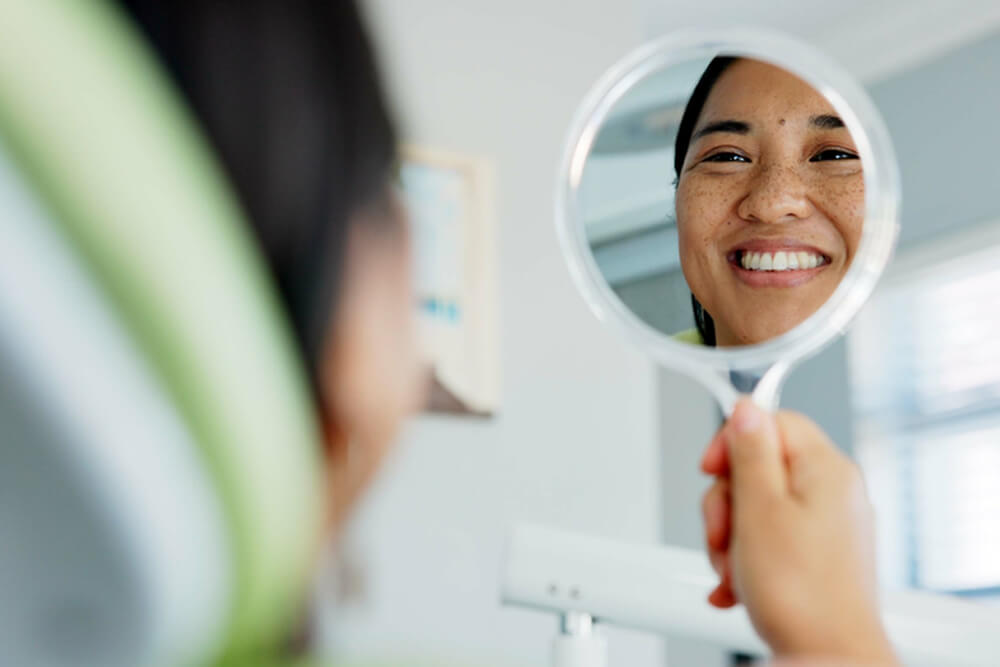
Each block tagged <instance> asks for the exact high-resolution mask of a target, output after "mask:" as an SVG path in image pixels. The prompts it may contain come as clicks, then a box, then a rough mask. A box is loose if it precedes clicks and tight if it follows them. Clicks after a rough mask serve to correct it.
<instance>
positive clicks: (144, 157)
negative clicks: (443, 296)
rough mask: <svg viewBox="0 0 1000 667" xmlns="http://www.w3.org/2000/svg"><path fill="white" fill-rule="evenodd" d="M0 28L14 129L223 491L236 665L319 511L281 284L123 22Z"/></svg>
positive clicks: (20, 13)
mask: <svg viewBox="0 0 1000 667" xmlns="http://www.w3.org/2000/svg"><path fill="white" fill-rule="evenodd" d="M0 25H2V26H3V39H0V137H2V139H3V142H4V144H5V145H6V146H7V148H8V149H9V150H10V152H11V156H12V158H13V160H14V161H15V163H16V165H17V166H18V168H19V169H20V170H21V171H22V173H23V175H24V176H25V178H26V180H27V182H28V183H29V184H30V186H31V187H32V188H33V189H34V191H35V192H36V193H37V195H38V196H39V198H40V199H41V200H42V201H43V202H44V203H45V205H46V206H47V208H48V210H49V211H50V212H51V214H52V215H53V217H54V218H55V219H56V221H57V223H58V226H59V228H60V230H61V231H62V232H63V233H65V235H66V237H67V239H68V240H69V242H70V244H71V245H72V246H73V247H75V248H76V250H77V252H78V253H79V256H80V257H81V258H82V260H83V262H84V264H85V265H86V266H87V267H88V268H89V269H90V270H91V272H92V273H93V275H94V276H95V279H96V281H97V283H98V284H99V285H100V287H101V288H102V289H103V290H104V292H105V293H106V295H107V297H108V300H109V302H110V303H111V304H112V306H113V308H114V310H115V311H116V312H117V314H118V315H119V316H120V321H121V322H122V323H123V326H124V328H125V329H126V330H127V332H128V334H129V335H130V336H131V337H132V338H133V340H134V341H135V343H136V345H137V346H138V348H139V349H140V350H141V351H142V353H143V354H144V355H145V357H146V358H147V360H148V362H149V364H150V365H151V367H152V368H153V369H154V371H155V373H156V374H157V375H158V377H159V378H160V380H161V381H162V383H163V385H164V386H165V387H166V389H167V391H168V393H169V395H170V397H171V398H172V400H173V401H175V403H176V406H177V408H178V411H179V412H180V414H181V415H182V416H183V418H184V420H185V421H186V423H187V426H188V428H189V429H190V430H191V432H192V433H193V434H194V439H195V440H196V441H197V443H198V446H199V447H200V450H201V451H200V453H201V455H202V456H203V458H204V465H205V466H206V468H207V469H208V470H209V472H210V475H211V478H212V479H214V481H215V483H216V487H217V490H218V493H219V494H220V495H221V497H222V501H223V506H224V509H225V512H226V516H227V519H228V526H229V535H228V538H229V539H230V540H231V541H232V544H233V551H234V553H235V554H236V563H235V568H236V573H237V582H236V593H235V596H234V599H233V600H232V607H231V614H232V615H231V619H230V623H229V630H228V636H227V637H226V638H225V640H224V642H223V643H224V645H225V646H226V650H225V654H226V658H227V659H228V660H229V661H231V662H238V661H239V660H240V656H246V655H249V654H251V653H255V652H257V651H258V650H259V649H261V647H266V646H271V645H273V644H274V643H275V642H276V641H278V639H279V635H280V633H281V632H283V631H284V630H285V628H284V627H283V624H284V623H285V622H286V621H287V620H288V618H289V615H290V613H292V612H293V607H294V605H295V604H296V603H297V599H298V596H299V595H300V594H301V590H302V586H303V584H304V581H305V576H306V573H307V569H308V566H309V564H310V560H311V557H312V555H313V550H314V547H315V544H316V537H317V535H318V526H319V518H320V517H319V513H320V510H321V507H322V498H321V469H322V468H321V465H320V461H319V447H318V446H317V443H318V442H319V435H318V430H317V425H316V422H315V416H314V414H313V411H312V404H311V402H310V397H309V394H308V387H307V383H306V381H305V376H304V373H303V369H302V368H301V366H300V363H299V361H298V359H297V357H296V355H295V353H294V351H293V347H292V344H291V336H290V332H289V329H288V326H287V323H286V322H285V321H283V318H282V316H281V312H280V310H279V307H278V304H277V300H276V295H275V290H274V288H273V285H272V284H271V283H270V281H269V279H268V277H267V275H266V273H265V269H264V265H263V263H262V261H261V258H260V257H259V255H258V252H257V249H256V248H255V246H254V244H253V243H252V241H251V239H250V237H249V235H248V227H247V225H246V223H245V221H244V220H243V218H242V216H241V212H240V210H239V209H238V206H237V205H236V203H235V200H234V197H233V196H232V194H231V192H230V191H229V189H228V187H227V184H226V183H225V180H224V179H223V177H222V175H221V173H220V170H219V168H218V166H217V165H216V163H215V161H214V160H213V157H212V155H211V154H210V152H209V150H208V149H207V148H206V145H205V142H204V141H203V139H202V137H201V136H200V135H199V133H198V131H197V129H196V128H195V126H194V124H193V123H192V119H191V117H190V115H189V113H188V112H187V110H186V109H185V107H184V106H183V104H181V102H180V101H179V99H178V97H177V95H176V94H175V92H174V90H172V88H171V86H170V85H169V82H168V80H167V78H166V77H165V76H164V73H163V72H162V71H161V70H160V68H159V67H158V66H157V63H156V62H155V59H154V58H153V57H152V56H151V54H150V53H149V51H148V50H147V48H146V47H145V45H144V43H143V41H142V40H141V39H140V38H139V36H138V35H137V34H136V32H135V30H134V29H133V27H132V26H131V25H129V23H128V22H127V21H125V20H123V17H122V16H120V15H119V14H118V13H117V12H116V11H115V10H114V9H113V8H111V7H109V6H108V5H107V4H105V3H104V2H100V1H97V0H89V1H87V2H65V1H63V0H27V1H26V0H0ZM127 406H128V402H127V397H122V409H123V410H127V409H128V407H127ZM149 465H151V466H155V465H156V461H155V460H151V461H150V462H149ZM177 493H178V494H181V493H184V489H177Z"/></svg>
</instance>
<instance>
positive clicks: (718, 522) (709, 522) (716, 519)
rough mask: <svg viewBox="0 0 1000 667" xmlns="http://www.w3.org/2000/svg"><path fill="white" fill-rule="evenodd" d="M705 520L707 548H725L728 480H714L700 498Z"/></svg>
mask: <svg viewBox="0 0 1000 667" xmlns="http://www.w3.org/2000/svg"><path fill="white" fill-rule="evenodd" d="M701 514H702V517H703V518H704V520H705V542H706V544H707V545H708V548H709V549H718V550H725V549H726V548H727V547H728V546H729V518H730V499H729V482H728V481H727V480H724V479H719V480H716V481H715V483H714V484H712V486H711V487H709V489H708V491H706V492H705V495H704V496H703V497H702V500H701Z"/></svg>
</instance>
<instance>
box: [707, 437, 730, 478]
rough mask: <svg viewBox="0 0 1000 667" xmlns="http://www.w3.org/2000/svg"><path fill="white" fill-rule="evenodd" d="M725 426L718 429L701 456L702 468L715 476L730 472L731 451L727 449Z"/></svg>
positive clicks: (723, 475) (722, 475)
mask: <svg viewBox="0 0 1000 667" xmlns="http://www.w3.org/2000/svg"><path fill="white" fill-rule="evenodd" d="M724 433H725V428H720V429H719V430H718V431H716V433H715V436H714V437H713V438H712V441H711V442H710V443H708V447H706V448H705V453H704V454H703V455H702V457H701V470H702V472H704V473H705V474H708V475H714V476H715V477H725V476H726V475H728V474H729V452H728V451H726V439H725V436H724Z"/></svg>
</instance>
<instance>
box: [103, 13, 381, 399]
mask: <svg viewBox="0 0 1000 667" xmlns="http://www.w3.org/2000/svg"><path fill="white" fill-rule="evenodd" d="M121 4H122V6H123V7H124V8H125V9H126V10H127V11H128V12H129V13H130V14H131V16H132V17H133V18H134V20H135V21H136V23H138V25H139V26H140V27H141V28H142V30H143V31H144V32H145V33H146V35H147V37H148V38H149V40H150V42H151V43H152V44H153V46H154V48H155V49H156V51H157V53H158V55H159V56H160V60H161V61H162V62H163V64H164V65H165V66H166V67H167V69H168V70H169V72H170V73H171V74H172V75H173V78H174V79H175V82H176V84H177V85H178V87H179V88H180V90H181V92H182V93H183V94H184V96H185V98H186V100H187V102H188V104H189V105H190V107H191V109H192V110H193V112H194V114H195V116H196V118H197V120H198V121H199V123H200V125H201V127H202V129H203V131H204V132H205V134H206V136H207V138H208V140H209V142H210V143H211V145H212V146H213V148H214V149H215V152H216V153H217V155H218V157H219V158H220V160H221V162H222V166H223V168H224V169H225V171H226V173H227V176H228V177H229V180H230V183H231V184H232V186H233V187H234V189H235V192H236V195H237V197H238V198H239V200H240V203H241V204H242V206H243V209H244V211H245V213H246V214H247V216H248V218H249V221H250V224H251V226H252V228H253V232H254V235H255V236H256V238H257V241H258V245H259V247H260V249H261V250H262V252H263V254H264V257H265V259H266V261H267V264H268V266H269V268H270V270H271V273H272V275H273V278H274V280H275V282H276V284H277V287H278V290H279V292H280V294H281V297H282V300H283V302H284V306H285V308H286V310H287V314H288V317H289V319H290V321H291V323H292V327H293V330H294V332H295V335H296V338H297V339H298V342H299V345H300V348H301V352H302V355H303V357H304V361H305V362H306V364H307V365H308V370H309V373H310V377H311V379H312V382H313V386H314V388H315V389H317V390H318V389H319V386H320V385H319V381H318V368H319V365H320V363H319V362H320V356H321V354H322V351H323V350H322V344H323V341H324V340H325V337H326V332H327V331H328V327H329V323H330V320H331V317H332V313H333V311H334V309H335V307H336V301H337V297H338V294H339V287H340V284H341V282H342V281H341V276H342V269H343V263H344V251H345V245H346V238H347V232H348V227H349V226H348V220H349V218H350V217H351V216H352V215H353V214H354V213H356V212H358V211H359V210H360V209H361V208H363V207H365V206H368V205H370V204H373V203H378V202H380V201H384V200H383V198H384V197H385V195H386V193H387V188H386V186H387V185H388V183H389V182H390V180H391V178H392V170H393V169H394V167H395V158H396V134H395V130H394V128H393V123H392V120H391V118H390V114H389V111H388V107H387V104H386V101H385V98H384V95H383V92H382V89H381V87H380V83H379V77H378V71H377V67H376V62H375V58H374V55H373V52H372V48H371V45H370V44H369V39H368V35H367V33H366V32H365V29H364V25H363V23H362V19H361V16H360V15H359V12H358V8H357V7H356V6H355V3H354V2H353V1H352V0H280V1H279V2H275V1H273V0H121ZM378 217H379V216H364V218H365V220H366V221H367V220H369V219H378Z"/></svg>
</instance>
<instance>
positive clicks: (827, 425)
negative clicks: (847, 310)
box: [783, 32, 1000, 450]
mask: <svg viewBox="0 0 1000 667" xmlns="http://www.w3.org/2000/svg"><path fill="white" fill-rule="evenodd" d="M869 92H870V93H871V95H872V98H873V99H874V100H875V104H876V106H878V108H879V111H880V112H881V113H882V116H883V118H884V119H885V122H886V124H887V125H888V127H889V132H890V134H891V135H892V139H893V143H894V144H895V148H896V154H897V157H898V159H899V167H900V173H901V176H902V184H903V207H902V230H901V234H900V251H901V252H905V250H906V247H907V246H909V245H912V244H914V243H918V242H921V241H927V240H929V239H932V238H935V237H944V236H947V235H949V234H952V233H954V232H955V231H956V230H958V229H960V228H962V227H965V226H968V225H973V224H976V223H982V222H986V221H989V220H995V219H1000V32H997V33H993V34H992V35H991V36H989V37H987V38H985V39H982V40H979V41H977V42H974V43H972V44H969V45H966V46H964V47H962V48H960V49H957V50H955V51H953V52H951V53H949V54H947V55H945V56H944V57H941V58H938V59H936V60H934V61H932V62H930V63H927V64H925V65H923V66H920V67H917V68H914V69H912V70H909V71H907V72H904V73H901V74H897V75H895V76H892V77H890V78H888V79H886V80H884V81H881V82H878V83H876V84H874V85H871V86H869ZM783 398H784V400H783V403H784V406H785V407H788V408H790V409H793V410H800V411H802V412H805V413H807V414H809V415H810V416H811V417H813V418H814V419H815V420H816V421H817V422H818V423H819V424H820V426H822V427H823V428H824V429H825V430H826V431H827V433H828V434H829V435H830V437H831V438H833V439H834V441H836V442H837V443H838V444H840V445H841V446H842V447H844V448H845V449H848V450H849V449H850V448H851V447H852V444H853V441H852V435H851V407H850V389H849V376H848V369H847V346H846V344H845V341H844V340H840V341H838V342H837V343H835V344H834V345H832V346H831V347H830V348H828V349H827V350H825V351H824V352H823V353H821V354H819V355H818V356H816V357H814V358H813V359H811V360H809V361H807V362H806V363H804V364H803V365H802V366H801V367H799V368H798V369H797V370H796V371H795V372H794V374H793V375H792V377H791V378H790V379H789V382H788V385H787V386H786V389H785V393H784V397H783Z"/></svg>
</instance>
